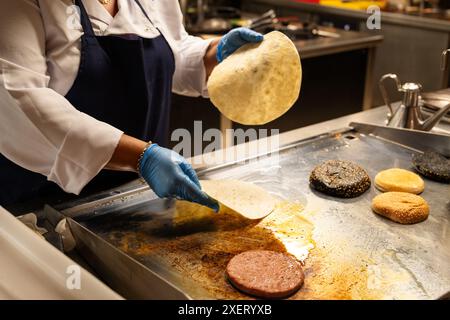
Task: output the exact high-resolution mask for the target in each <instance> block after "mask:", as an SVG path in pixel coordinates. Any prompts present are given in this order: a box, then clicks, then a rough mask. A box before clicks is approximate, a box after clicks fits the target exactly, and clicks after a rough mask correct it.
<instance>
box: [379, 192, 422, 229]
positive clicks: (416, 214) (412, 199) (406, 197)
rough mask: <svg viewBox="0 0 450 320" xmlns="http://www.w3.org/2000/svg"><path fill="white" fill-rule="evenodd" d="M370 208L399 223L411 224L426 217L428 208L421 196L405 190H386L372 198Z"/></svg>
mask: <svg viewBox="0 0 450 320" xmlns="http://www.w3.org/2000/svg"><path fill="white" fill-rule="evenodd" d="M372 210H373V211H374V212H375V213H377V214H379V215H382V216H383V217H386V218H388V219H391V220H392V221H395V222H398V223H401V224H412V223H418V222H421V221H424V220H426V219H427V218H428V214H429V212H430V208H429V206H428V203H427V202H426V201H425V199H423V198H422V197H421V196H417V195H415V194H411V193H407V192H386V193H382V194H379V195H378V196H376V197H375V198H373V200H372Z"/></svg>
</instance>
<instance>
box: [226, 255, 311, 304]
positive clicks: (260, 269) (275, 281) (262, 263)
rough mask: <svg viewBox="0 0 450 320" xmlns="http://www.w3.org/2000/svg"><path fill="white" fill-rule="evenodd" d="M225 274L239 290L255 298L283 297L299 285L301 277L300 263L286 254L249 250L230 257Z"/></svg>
mask: <svg viewBox="0 0 450 320" xmlns="http://www.w3.org/2000/svg"><path fill="white" fill-rule="evenodd" d="M226 275H227V277H228V279H229V281H230V282H231V284H232V285H233V286H234V287H236V288H237V289H239V290H240V291H242V292H244V293H247V294H250V295H253V296H256V297H259V298H269V299H270V298H286V297H288V296H290V295H291V294H293V293H295V292H296V291H297V290H299V289H300V287H301V286H302V284H303V281H304V279H305V276H304V274H303V270H302V267H301V266H300V263H299V262H298V261H297V260H296V259H295V258H293V257H291V256H290V255H287V254H284V253H281V252H275V251H268V250H251V251H246V252H243V253H240V254H238V255H236V256H234V257H233V258H232V259H231V260H230V261H229V262H228V265H227V269H226Z"/></svg>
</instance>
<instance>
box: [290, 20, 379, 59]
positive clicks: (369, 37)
mask: <svg viewBox="0 0 450 320" xmlns="http://www.w3.org/2000/svg"><path fill="white" fill-rule="evenodd" d="M320 28H321V29H322V30H326V31H329V32H331V33H335V34H336V37H318V38H314V39H308V40H297V41H294V43H295V45H296V47H297V49H298V51H299V52H300V56H301V58H302V59H307V58H312V57H320V56H324V55H328V54H334V53H340V52H346V51H352V50H358V49H370V48H373V47H375V46H377V45H378V44H379V43H380V42H381V41H383V36H382V35H377V34H368V33H365V32H355V31H344V30H340V29H335V28H325V27H320Z"/></svg>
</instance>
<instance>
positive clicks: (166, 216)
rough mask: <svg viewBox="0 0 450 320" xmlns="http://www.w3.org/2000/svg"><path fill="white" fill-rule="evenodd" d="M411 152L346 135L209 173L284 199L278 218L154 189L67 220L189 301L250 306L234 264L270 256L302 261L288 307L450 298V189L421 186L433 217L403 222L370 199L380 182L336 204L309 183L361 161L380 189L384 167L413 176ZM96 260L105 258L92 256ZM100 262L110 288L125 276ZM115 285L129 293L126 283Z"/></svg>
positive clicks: (323, 137)
mask: <svg viewBox="0 0 450 320" xmlns="http://www.w3.org/2000/svg"><path fill="white" fill-rule="evenodd" d="M414 152H416V151H414V150H412V149H409V148H407V147H405V146H402V145H399V144H396V143H392V142H390V141H387V140H384V139H379V138H377V137H374V136H369V135H363V134H360V133H358V132H355V131H353V130H350V129H343V130H341V131H339V132H334V133H330V134H325V135H321V136H317V137H314V138H311V139H307V140H305V141H299V142H298V143H296V144H293V145H290V146H287V147H284V148H283V149H281V150H280V152H279V153H278V154H272V155H270V156H267V157H262V158H258V159H254V160H251V161H248V162H246V163H239V164H231V165H227V166H222V167H220V168H215V169H214V168H213V169H209V170H206V171H205V172H204V173H202V174H201V178H202V179H240V180H244V181H249V182H252V183H255V184H257V185H259V186H261V187H263V188H265V189H266V190H268V191H269V192H271V193H272V194H273V195H275V196H277V197H279V198H280V206H279V208H278V211H276V212H275V213H274V214H272V215H270V216H269V217H267V218H266V219H265V220H263V221H262V222H254V221H244V220H242V219H240V218H239V217H237V216H235V215H234V213H233V212H224V213H221V214H213V213H211V212H210V211H209V210H208V209H202V208H199V207H197V206H193V205H190V204H188V203H184V202H175V201H170V200H162V199H155V195H154V194H153V193H152V192H151V191H149V190H143V191H137V192H131V193H129V195H126V196H116V197H114V198H113V199H111V200H105V201H103V202H101V203H100V204H99V203H98V202H97V203H95V205H94V204H93V205H92V206H89V204H88V205H84V207H83V210H81V211H80V210H77V212H76V215H74V211H73V210H72V211H71V209H67V210H65V211H64V212H63V213H64V214H66V215H68V216H72V217H74V219H75V221H72V225H73V226H75V229H80V230H84V231H83V232H81V233H80V232H78V231H76V232H74V234H75V236H76V237H78V239H77V241H78V242H79V243H82V245H81V246H79V247H80V250H81V251H83V250H85V249H87V248H88V247H89V250H91V253H92V252H94V253H95V250H96V248H97V251H99V252H100V250H99V248H101V249H102V250H101V251H102V252H103V253H104V251H105V250H106V251H108V250H118V251H119V252H121V253H120V254H124V255H123V257H125V258H127V259H128V260H126V262H125V265H127V264H129V265H131V264H138V265H139V266H140V267H142V268H143V270H144V271H142V274H141V272H140V275H139V276H140V277H142V279H145V277H146V272H148V273H149V274H150V273H154V274H156V275H157V276H159V277H160V278H161V279H163V280H164V281H166V282H167V283H169V284H170V285H173V286H174V287H176V288H177V290H179V292H181V293H182V294H185V296H186V297H188V298H194V299H240V298H243V299H245V298H249V297H248V296H246V295H244V294H242V293H240V292H238V291H236V290H235V289H234V288H233V287H232V286H231V285H230V284H229V283H228V282H227V280H226V279H225V275H224V270H225V266H226V264H227V262H228V261H229V259H231V257H232V256H234V255H235V254H237V253H239V252H242V251H245V250H249V249H256V248H264V249H271V250H276V251H288V252H290V253H292V254H294V255H295V256H297V257H298V258H299V259H300V260H303V261H304V270H305V275H306V278H305V284H304V286H303V287H302V289H301V290H300V291H299V292H298V293H296V294H295V295H294V296H292V297H291V298H290V299H407V298H409V299H437V298H439V297H441V296H442V295H444V294H446V293H448V292H450V197H449V195H450V185H448V184H443V183H438V182H434V181H431V180H428V179H425V178H424V180H425V191H424V192H423V194H422V196H423V197H424V198H425V199H426V200H427V202H428V203H429V205H430V208H431V211H430V216H429V218H428V219H427V220H426V221H425V222H422V223H419V224H415V225H400V224H397V223H395V222H392V221H390V220H387V219H385V218H383V217H380V216H378V215H376V214H374V213H373V212H372V210H371V208H370V204H371V200H372V198H373V197H374V196H375V195H377V194H379V191H377V190H376V189H375V187H374V186H373V184H372V186H371V188H370V190H369V191H368V192H366V193H365V194H363V195H362V196H360V197H357V198H353V199H339V198H333V197H329V196H326V195H324V194H321V193H318V192H316V191H315V190H312V189H311V188H310V187H309V182H308V178H309V174H310V172H311V170H312V169H313V168H314V166H316V165H317V164H319V163H320V162H322V161H325V160H328V159H342V160H351V161H354V162H356V163H358V164H360V165H361V166H362V167H364V168H365V169H366V170H367V171H368V173H369V175H370V177H371V179H372V182H373V179H374V177H375V175H376V173H377V172H379V171H380V170H383V169H387V168H391V167H401V168H404V169H410V170H413V169H412V165H411V156H412V154H413V153H414ZM72 225H71V226H72ZM83 237H91V239H90V240H89V241H88V240H86V239H80V238H83ZM100 242H102V243H100ZM308 251H309V255H308ZM95 257H97V258H98V257H101V258H99V259H103V260H105V259H107V258H105V256H104V255H103V256H102V255H101V254H90V255H89V258H90V259H95ZM306 257H307V258H306ZM125 258H124V259H125ZM305 258H306V259H305ZM92 264H93V265H97V267H98V266H100V268H99V269H100V270H98V271H99V274H100V275H104V276H105V280H106V281H107V282H108V279H109V278H111V277H113V278H114V276H115V277H116V279H117V273H120V272H122V274H123V273H124V272H126V271H124V270H128V269H127V268H126V267H122V269H121V270H115V266H114V264H115V263H114V261H113V260H111V261H108V262H106V261H103V263H102V262H101V261H100V264H99V263H98V262H97V263H95V262H94V261H92ZM133 277H134V276H133V275H129V279H125V280H123V279H122V280H123V281H124V282H123V283H126V281H129V282H133V281H135V280H136V279H133ZM136 277H137V276H136ZM122 278H123V277H122ZM110 284H111V285H112V286H113V288H114V289H116V290H117V291H118V292H119V293H121V294H122V295H124V296H125V297H127V293H126V290H122V289H123V288H120V286H121V285H120V284H118V283H117V282H114V283H110ZM144 291H145V288H144ZM133 297H136V296H133Z"/></svg>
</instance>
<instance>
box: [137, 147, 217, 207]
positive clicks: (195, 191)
mask: <svg viewBox="0 0 450 320" xmlns="http://www.w3.org/2000/svg"><path fill="white" fill-rule="evenodd" d="M139 173H140V174H141V176H142V177H143V178H144V180H145V181H146V182H147V183H148V185H149V186H150V187H151V188H152V189H153V191H154V192H155V193H156V194H157V195H158V197H160V198H165V197H170V198H177V199H181V200H187V201H191V202H196V203H199V204H201V205H204V206H207V207H210V208H211V209H213V210H214V211H216V212H217V211H219V204H218V202H217V201H216V200H214V199H212V198H210V197H208V195H207V194H206V193H204V192H203V191H202V190H201V187H200V182H199V181H198V178H197V174H196V173H195V171H194V169H192V167H191V165H190V164H189V163H187V162H186V160H185V159H184V158H183V157H182V156H180V155H179V154H178V153H176V152H174V151H172V150H169V149H166V148H161V147H160V146H158V145H157V144H152V145H151V146H150V147H149V148H148V149H147V150H146V151H145V152H144V155H143V157H142V159H141V162H140V167H139Z"/></svg>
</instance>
